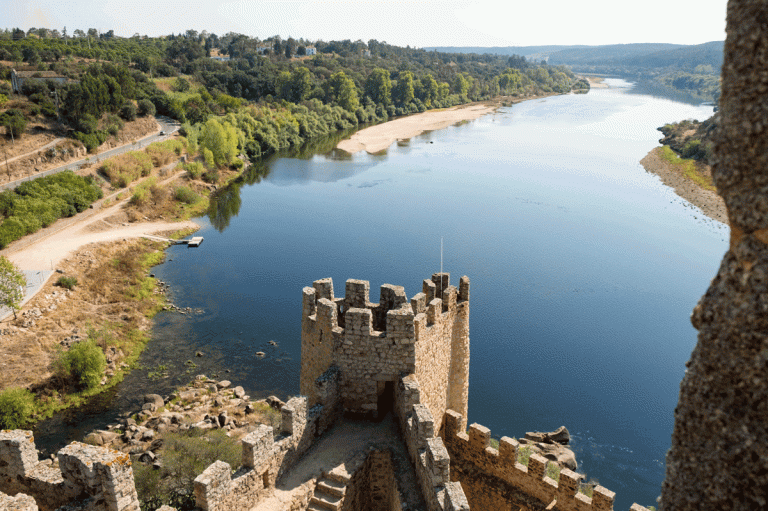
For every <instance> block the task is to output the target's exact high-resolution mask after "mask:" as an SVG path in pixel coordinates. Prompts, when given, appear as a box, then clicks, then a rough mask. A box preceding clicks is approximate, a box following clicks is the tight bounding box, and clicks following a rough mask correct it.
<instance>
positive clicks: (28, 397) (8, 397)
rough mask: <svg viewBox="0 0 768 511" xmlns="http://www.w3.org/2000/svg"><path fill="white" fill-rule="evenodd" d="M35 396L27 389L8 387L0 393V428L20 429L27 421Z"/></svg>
mask: <svg viewBox="0 0 768 511" xmlns="http://www.w3.org/2000/svg"><path fill="white" fill-rule="evenodd" d="M34 405H35V397H34V396H33V395H32V393H31V392H30V391H28V390H27V389H20V388H10V389H6V390H4V391H3V392H2V393H0V429H20V428H22V427H24V426H25V425H26V424H27V422H28V421H29V416H30V415H31V414H32V411H33V409H34Z"/></svg>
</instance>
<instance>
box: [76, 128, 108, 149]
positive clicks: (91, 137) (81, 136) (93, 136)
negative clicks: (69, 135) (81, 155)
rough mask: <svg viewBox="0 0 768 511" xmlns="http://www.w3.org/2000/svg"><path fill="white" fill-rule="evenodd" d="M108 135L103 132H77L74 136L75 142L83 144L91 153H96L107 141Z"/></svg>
mask: <svg viewBox="0 0 768 511" xmlns="http://www.w3.org/2000/svg"><path fill="white" fill-rule="evenodd" d="M107 133H108V132H106V131H103V130H96V131H94V132H93V133H83V132H80V131H76V132H75V133H74V135H73V136H74V138H75V140H79V141H80V142H82V143H83V145H84V146H85V148H86V149H87V150H88V152H89V153H95V152H96V149H97V148H98V147H99V146H100V145H101V144H103V143H104V142H105V141H106V140H107Z"/></svg>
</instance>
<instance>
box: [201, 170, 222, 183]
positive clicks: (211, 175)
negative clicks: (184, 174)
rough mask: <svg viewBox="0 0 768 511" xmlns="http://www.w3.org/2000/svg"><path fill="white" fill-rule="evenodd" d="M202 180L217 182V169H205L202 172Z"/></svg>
mask: <svg viewBox="0 0 768 511" xmlns="http://www.w3.org/2000/svg"><path fill="white" fill-rule="evenodd" d="M203 181H205V182H206V183H218V182H219V169H210V170H206V171H205V172H204V173H203Z"/></svg>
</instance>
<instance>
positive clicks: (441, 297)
mask: <svg viewBox="0 0 768 511" xmlns="http://www.w3.org/2000/svg"><path fill="white" fill-rule="evenodd" d="M440 299H441V300H442V299H443V237H442V236H440Z"/></svg>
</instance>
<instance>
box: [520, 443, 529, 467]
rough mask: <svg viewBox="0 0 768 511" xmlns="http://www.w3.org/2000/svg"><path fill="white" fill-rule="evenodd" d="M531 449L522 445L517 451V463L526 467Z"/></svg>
mask: <svg viewBox="0 0 768 511" xmlns="http://www.w3.org/2000/svg"><path fill="white" fill-rule="evenodd" d="M531 453H532V449H531V446H530V445H523V446H521V447H520V448H519V449H518V450H517V462H518V463H520V464H521V465H525V466H526V467H527V466H528V460H529V459H531Z"/></svg>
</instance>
